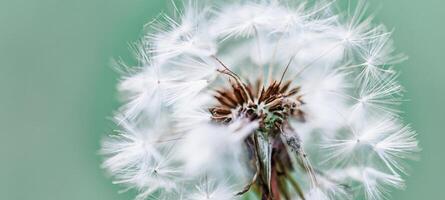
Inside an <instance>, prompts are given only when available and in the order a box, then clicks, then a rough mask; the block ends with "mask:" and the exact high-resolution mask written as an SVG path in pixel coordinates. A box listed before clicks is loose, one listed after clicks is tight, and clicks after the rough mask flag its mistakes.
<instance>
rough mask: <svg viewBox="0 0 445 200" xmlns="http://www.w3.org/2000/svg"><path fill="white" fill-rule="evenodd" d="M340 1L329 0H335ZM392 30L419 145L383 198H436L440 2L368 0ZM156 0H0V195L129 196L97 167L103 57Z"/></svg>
mask: <svg viewBox="0 0 445 200" xmlns="http://www.w3.org/2000/svg"><path fill="white" fill-rule="evenodd" d="M345 2H346V1H345V0H339V4H340V5H345ZM369 2H370V4H371V7H372V8H373V9H372V10H376V11H378V12H377V13H378V14H377V17H376V18H377V21H381V22H383V23H384V24H386V25H387V26H388V27H389V28H391V29H392V28H393V29H394V37H393V38H394V40H395V44H396V47H397V49H398V51H400V52H404V53H406V54H407V55H408V56H409V57H410V59H409V60H408V61H406V62H404V63H403V64H400V65H399V69H400V70H401V71H402V74H401V76H400V81H401V82H402V84H403V85H404V86H405V87H406V90H407V91H408V92H407V93H406V98H407V99H409V101H407V102H406V103H405V104H404V105H403V111H404V114H403V115H404V118H405V120H406V121H407V122H408V123H411V124H412V126H413V127H414V128H415V129H416V130H417V131H418V132H419V136H418V139H419V140H420V144H421V146H422V148H423V151H422V152H421V155H420V160H419V161H418V162H412V163H410V164H411V166H412V169H411V174H412V175H411V176H409V177H407V186H408V187H407V189H406V190H405V191H394V192H393V193H392V194H393V196H392V198H393V199H403V200H418V199H441V198H443V190H444V189H443V186H444V181H445V172H444V170H445V155H444V154H445V131H444V127H445V106H444V103H445V76H444V74H445V65H444V62H443V60H444V59H445V21H444V20H445V10H444V8H445V1H443V0H424V1H419V0H373V1H369ZM168 5H169V3H168V1H165V0H34V1H33V0H0V136H1V137H0V199H1V200H117V199H119V200H130V199H133V196H134V193H132V192H129V193H124V194H118V190H120V189H122V188H120V187H118V186H116V185H113V184H112V183H111V179H110V178H109V177H107V176H106V175H105V173H104V171H103V170H101V169H100V167H99V166H100V162H101V157H100V156H99V155H98V153H97V152H98V149H99V147H100V140H101V138H102V137H104V135H106V134H107V133H110V132H111V130H112V129H113V125H112V122H111V121H110V119H109V118H108V117H109V116H111V114H112V112H113V110H114V109H116V108H117V106H118V105H119V103H118V101H117V94H116V89H115V86H116V82H117V79H118V74H117V73H116V72H115V70H113V68H112V66H111V64H110V63H111V60H112V59H113V58H122V59H123V60H125V61H127V62H129V63H131V62H134V61H133V60H132V59H131V58H132V54H131V52H130V51H129V49H128V44H129V43H131V42H134V41H136V40H137V39H138V38H139V37H140V36H141V35H142V34H143V32H142V29H143V25H144V24H145V23H147V22H149V21H150V20H151V19H153V17H155V16H156V15H157V14H158V13H159V12H162V11H168V10H169V6H168Z"/></svg>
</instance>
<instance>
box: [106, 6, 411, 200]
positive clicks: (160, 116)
mask: <svg viewBox="0 0 445 200" xmlns="http://www.w3.org/2000/svg"><path fill="white" fill-rule="evenodd" d="M173 7H174V13H173V15H161V16H159V17H158V19H157V20H156V21H154V22H151V23H150V24H148V25H147V26H146V27H145V29H146V30H147V33H146V34H145V35H144V37H142V38H141V41H140V42H139V43H138V44H137V45H135V46H134V50H135V51H136V54H137V55H136V57H137V60H138V61H139V64H138V65H137V66H135V67H126V68H127V71H128V73H126V74H124V75H123V77H122V79H121V81H120V83H119V85H118V90H119V91H120V94H121V97H122V100H123V101H124V104H123V105H122V107H121V108H120V109H118V111H117V112H116V117H115V118H116V120H115V121H116V124H117V125H118V126H119V130H118V131H117V133H116V134H112V135H110V136H109V137H107V138H105V139H104V140H103V143H102V149H101V154H102V155H104V157H105V160H104V162H103V165H102V166H103V167H104V168H105V169H106V170H107V171H108V172H109V173H110V174H111V175H112V177H113V179H114V183H116V184H121V185H123V186H124V187H125V188H126V190H128V189H135V190H137V191H138V192H139V195H138V196H137V197H136V199H139V200H142V199H184V200H210V199H212V200H229V199H230V200H232V199H239V198H243V197H245V196H249V194H252V193H257V194H256V195H250V197H251V198H256V197H258V198H259V199H309V200H328V199H355V198H357V197H361V196H364V197H366V199H368V200H379V199H385V198H387V197H389V195H390V191H391V190H392V189H393V188H396V189H403V188H404V182H403V175H405V174H407V172H408V170H407V168H406V162H405V161H406V160H407V159H410V158H413V157H414V156H413V155H415V154H416V152H418V151H419V148H418V142H417V140H416V138H415V137H416V132H415V131H413V130H412V129H411V127H410V126H409V125H405V124H404V122H403V120H402V119H401V117H400V116H399V114H400V112H399V105H400V104H401V103H402V102H403V95H402V94H403V91H404V89H403V87H402V86H400V84H399V83H398V81H397V78H398V72H397V70H396V67H397V64H398V63H399V62H401V61H403V60H404V59H405V57H404V56H403V55H402V54H399V53H397V52H396V51H395V48H394V47H393V42H392V40H391V35H392V32H390V31H387V29H386V28H385V27H384V26H383V25H379V24H378V23H375V22H374V20H373V16H369V15H368V14H367V11H366V10H367V3H365V1H359V3H358V4H357V7H356V8H355V9H353V8H352V9H349V10H350V12H337V11H336V10H335V3H334V2H333V1H320V2H317V3H313V4H312V3H308V2H306V1H288V0H243V1H225V2H211V1H197V0H189V1H184V2H183V3H182V4H178V5H176V4H174V6H173Z"/></svg>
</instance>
